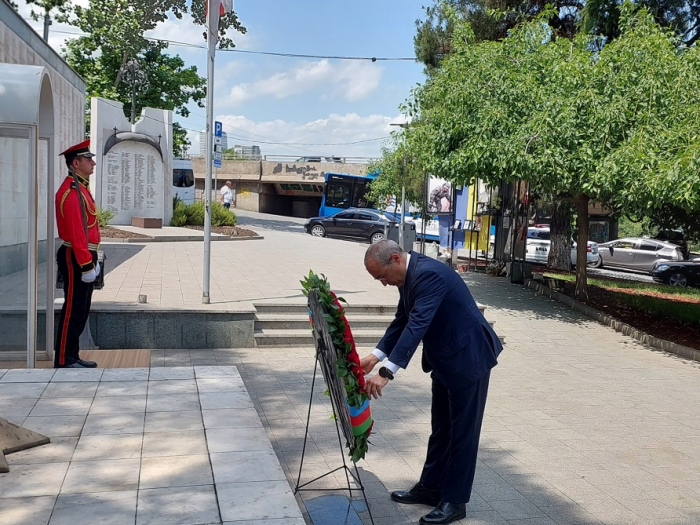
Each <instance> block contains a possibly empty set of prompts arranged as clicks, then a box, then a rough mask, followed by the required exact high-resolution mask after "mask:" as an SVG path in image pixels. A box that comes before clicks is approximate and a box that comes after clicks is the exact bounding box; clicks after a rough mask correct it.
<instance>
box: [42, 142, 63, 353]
mask: <svg viewBox="0 0 700 525" xmlns="http://www.w3.org/2000/svg"><path fill="white" fill-rule="evenodd" d="M49 151H51V148H50V147H49V141H48V140H46V139H40V140H39V151H38V155H39V158H38V161H39V162H38V194H39V196H38V199H37V208H38V211H39V214H38V219H37V221H38V222H37V231H38V240H39V244H38V249H39V250H38V254H37V261H38V263H39V268H38V275H37V299H38V301H37V308H38V310H39V312H38V315H37V320H36V329H37V334H36V351H37V359H41V358H42V356H41V355H40V353H41V352H47V351H48V348H47V347H46V288H47V286H48V291H49V292H51V297H55V289H56V286H55V278H56V277H55V272H56V271H57V270H55V271H54V276H53V278H52V282H51V283H49V282H48V278H47V273H48V269H49V264H51V265H53V266H54V267H55V260H56V257H55V254H54V253H52V254H49V252H48V249H49V246H48V236H47V232H46V230H47V224H48V216H47V212H48V209H49V203H48V200H49V199H51V200H53V199H54V195H49V193H48V187H49V166H50V163H49ZM61 160H63V157H61ZM63 165H64V166H65V164H63ZM55 184H56V183H55V182H54V186H55ZM56 189H58V188H55V189H54V191H55V190H56ZM54 234H55V231H54ZM54 237H55V235H54ZM49 343H50V344H53V341H50V342H49Z"/></svg>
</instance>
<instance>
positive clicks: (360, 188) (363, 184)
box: [352, 179, 374, 208]
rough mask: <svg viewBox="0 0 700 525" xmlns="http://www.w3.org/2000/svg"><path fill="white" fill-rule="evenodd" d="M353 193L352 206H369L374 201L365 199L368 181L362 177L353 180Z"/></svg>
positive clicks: (372, 204)
mask: <svg viewBox="0 0 700 525" xmlns="http://www.w3.org/2000/svg"><path fill="white" fill-rule="evenodd" d="M354 192H355V194H354V195H353V196H352V204H353V206H357V207H358V208H370V207H372V206H374V203H373V202H371V201H370V200H369V199H367V193H368V192H369V181H367V180H363V179H356V180H355V188H354Z"/></svg>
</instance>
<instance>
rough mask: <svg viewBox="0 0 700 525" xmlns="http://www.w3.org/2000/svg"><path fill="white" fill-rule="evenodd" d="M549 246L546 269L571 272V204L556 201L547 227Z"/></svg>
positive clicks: (566, 201)
mask: <svg viewBox="0 0 700 525" xmlns="http://www.w3.org/2000/svg"><path fill="white" fill-rule="evenodd" d="M549 232H550V244H549V258H548V260H547V268H551V269H552V270H563V271H565V272H568V271H569V270H571V203H570V202H569V201H568V200H564V201H561V200H560V201H556V202H555V203H554V211H553V213H552V222H551V224H550V225H549Z"/></svg>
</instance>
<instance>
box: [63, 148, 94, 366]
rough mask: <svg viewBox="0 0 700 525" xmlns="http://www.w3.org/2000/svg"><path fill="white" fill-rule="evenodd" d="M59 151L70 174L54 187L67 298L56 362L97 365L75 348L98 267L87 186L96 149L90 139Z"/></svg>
mask: <svg viewBox="0 0 700 525" xmlns="http://www.w3.org/2000/svg"><path fill="white" fill-rule="evenodd" d="M60 155H63V156H64V158H65V160H66V165H67V166H68V170H69V174H68V176H67V177H66V178H65V180H64V181H63V183H62V184H61V187H60V188H59V189H58V192H57V193H56V224H57V226H58V236H59V237H60V238H61V240H62V241H63V244H62V245H61V247H60V248H59V249H58V252H57V254H56V262H57V263H58V271H59V272H60V273H61V276H62V277H63V291H64V294H65V302H64V303H63V308H62V309H61V317H60V320H59V323H58V333H57V335H56V345H55V356H54V367H55V368H95V367H96V366H97V363H95V362H94V361H84V360H82V359H80V356H79V354H78V352H79V350H80V344H79V341H80V334H81V333H82V332H83V330H84V328H85V324H86V323H87V320H88V315H89V313H90V303H91V301H92V290H93V282H94V281H95V279H96V278H97V276H98V275H99V273H100V266H99V264H98V263H97V248H98V246H99V244H100V228H99V226H98V224H97V206H96V205H95V201H94V200H93V198H92V195H91V194H90V189H89V186H88V185H89V178H90V175H91V174H92V172H93V170H94V168H95V161H94V160H92V158H93V157H94V156H95V155H93V154H92V153H90V141H89V140H86V141H84V142H81V143H80V144H76V145H75V146H71V147H70V148H68V149H67V150H66V151H64V152H63V153H61V154H60ZM76 179H77V181H78V184H77V185H76V182H75V181H76ZM81 200H82V203H81Z"/></svg>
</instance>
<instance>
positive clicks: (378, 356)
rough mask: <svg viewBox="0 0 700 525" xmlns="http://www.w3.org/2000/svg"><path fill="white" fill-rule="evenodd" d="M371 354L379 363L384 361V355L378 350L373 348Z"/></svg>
mask: <svg viewBox="0 0 700 525" xmlns="http://www.w3.org/2000/svg"><path fill="white" fill-rule="evenodd" d="M372 354H373V355H374V357H376V358H377V359H379V362H382V361H384V360H385V359H386V354H385V353H384V352H382V351H381V350H380V349H379V348H375V349H374V350H372Z"/></svg>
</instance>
